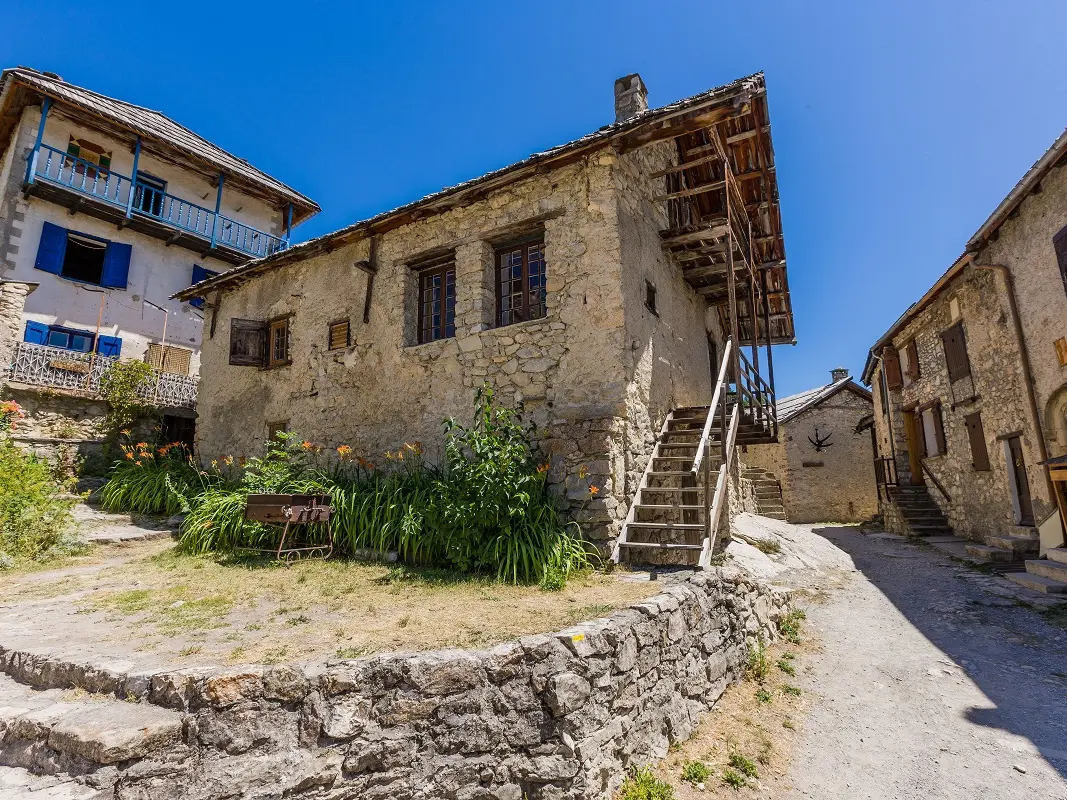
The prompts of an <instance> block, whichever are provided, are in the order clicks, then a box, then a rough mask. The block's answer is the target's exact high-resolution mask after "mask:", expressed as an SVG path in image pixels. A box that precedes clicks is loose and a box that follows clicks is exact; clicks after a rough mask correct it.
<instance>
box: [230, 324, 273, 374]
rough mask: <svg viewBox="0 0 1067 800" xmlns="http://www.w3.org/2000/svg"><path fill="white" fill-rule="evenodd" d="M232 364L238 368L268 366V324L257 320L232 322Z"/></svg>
mask: <svg viewBox="0 0 1067 800" xmlns="http://www.w3.org/2000/svg"><path fill="white" fill-rule="evenodd" d="M230 363H231V364H233V365H234V366H238V367H263V366H266V363H267V323H266V322H264V321H262V320H256V319H232V320H230Z"/></svg>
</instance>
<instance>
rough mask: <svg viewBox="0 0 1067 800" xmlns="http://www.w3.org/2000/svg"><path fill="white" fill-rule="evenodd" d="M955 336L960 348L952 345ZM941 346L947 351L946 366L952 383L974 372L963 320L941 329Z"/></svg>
mask: <svg viewBox="0 0 1067 800" xmlns="http://www.w3.org/2000/svg"><path fill="white" fill-rule="evenodd" d="M953 338H956V339H957V341H958V343H959V344H958V348H954V347H953V346H951V345H950V341H952V339H953ZM941 346H942V348H944V351H945V367H946V369H947V370H948V379H949V382H950V383H955V382H956V381H958V380H962V379H963V378H966V377H968V376H969V375H971V374H972V370H971V356H970V353H968V352H967V332H966V331H965V330H964V328H963V320H959V321H958V322H955V323H953V324H952V325H950V326H949V327H947V328H945V330H943V331H941Z"/></svg>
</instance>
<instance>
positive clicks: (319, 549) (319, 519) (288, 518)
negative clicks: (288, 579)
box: [245, 494, 333, 563]
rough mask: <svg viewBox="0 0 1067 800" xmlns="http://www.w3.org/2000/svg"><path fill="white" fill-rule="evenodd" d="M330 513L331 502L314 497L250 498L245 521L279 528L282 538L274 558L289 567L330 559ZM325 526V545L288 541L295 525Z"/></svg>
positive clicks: (299, 495) (331, 552) (301, 495)
mask: <svg viewBox="0 0 1067 800" xmlns="http://www.w3.org/2000/svg"><path fill="white" fill-rule="evenodd" d="M332 515H333V509H332V508H331V506H330V498H329V497H327V496H325V495H313V494H250V495H248V500H247V501H246V503H245V519H247V520H250V521H252V522H261V523H263V524H265V525H282V526H284V527H283V528H282V538H281V540H280V541H279V542H278V548H277V550H274V551H273V552H274V555H275V557H276V558H277V559H278V560H279V561H282V562H285V563H289V562H290V561H293V560H295V559H298V558H305V557H306V558H329V557H330V556H331V555H332V554H333V526H332V524H331V522H330V517H331V516H332ZM314 523H325V524H326V537H327V539H326V543H325V544H313V543H311V542H308V541H303V540H293V541H290V544H289V546H288V547H287V546H286V541H287V540H288V539H289V534H290V529H291V528H292V527H293V526H297V525H311V524H314Z"/></svg>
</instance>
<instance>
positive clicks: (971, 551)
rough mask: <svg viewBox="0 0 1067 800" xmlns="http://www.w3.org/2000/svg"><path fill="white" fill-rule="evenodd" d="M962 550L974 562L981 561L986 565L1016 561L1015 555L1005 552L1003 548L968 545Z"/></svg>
mask: <svg viewBox="0 0 1067 800" xmlns="http://www.w3.org/2000/svg"><path fill="white" fill-rule="evenodd" d="M964 549H965V550H966V551H967V555H969V556H970V557H971V558H973V559H974V560H975V561H982V562H984V563H986V564H994V563H995V564H1004V563H1011V562H1012V561H1015V560H1016V559H1015V554H1014V553H1013V552H1012V551H1011V550H1005V549H1004V548H1003V547H990V546H989V545H987V544H968V545H966V547H965V548H964Z"/></svg>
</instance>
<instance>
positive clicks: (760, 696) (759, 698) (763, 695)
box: [756, 689, 773, 703]
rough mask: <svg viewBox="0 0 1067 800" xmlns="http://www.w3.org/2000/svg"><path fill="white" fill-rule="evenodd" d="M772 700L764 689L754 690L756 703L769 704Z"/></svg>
mask: <svg viewBox="0 0 1067 800" xmlns="http://www.w3.org/2000/svg"><path fill="white" fill-rule="evenodd" d="M772 699H773V698H772V697H771V693H770V692H768V691H767V690H766V689H757V690H756V702H757V703H769V702H771V700H772Z"/></svg>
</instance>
